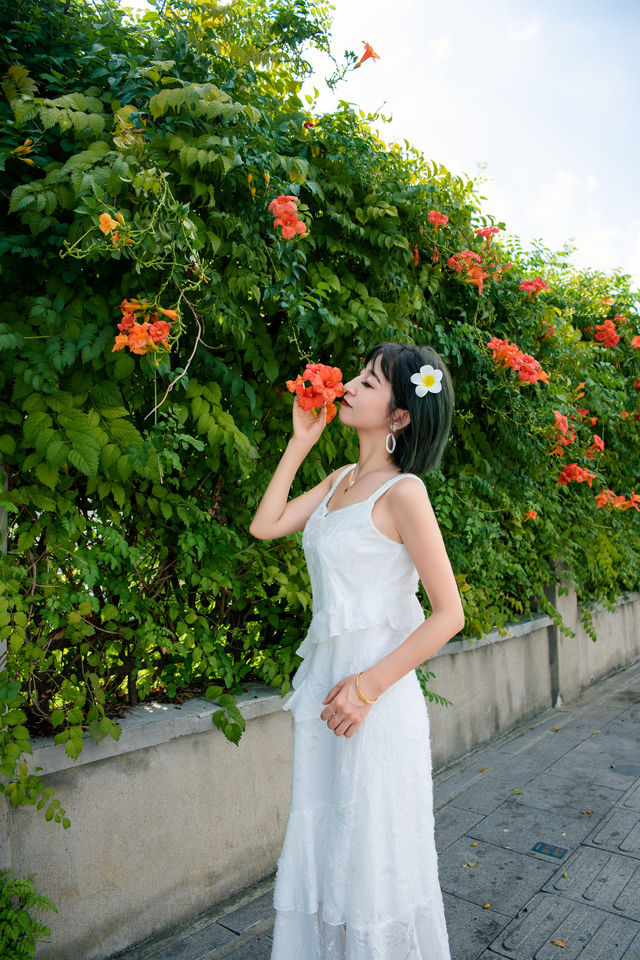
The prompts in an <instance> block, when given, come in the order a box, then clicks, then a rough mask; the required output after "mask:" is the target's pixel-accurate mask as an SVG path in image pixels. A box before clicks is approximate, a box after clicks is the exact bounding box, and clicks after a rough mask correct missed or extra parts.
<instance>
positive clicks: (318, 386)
mask: <svg viewBox="0 0 640 960" xmlns="http://www.w3.org/2000/svg"><path fill="white" fill-rule="evenodd" d="M305 380H309V381H310V386H308V387H305ZM287 390H289V391H290V392H291V393H295V394H296V396H297V397H298V403H299V404H300V406H301V407H302V409H303V410H314V411H315V410H318V411H320V410H321V409H322V407H324V406H326V408H327V423H331V421H332V420H333V418H334V417H335V415H336V413H337V408H336V405H335V403H334V402H333V401H334V400H335V399H336V397H341V396H342V395H343V394H344V386H343V385H342V371H341V370H340V368H339V367H329V366H327V365H325V364H324V363H308V364H307V366H306V367H305V369H304V371H303V373H302V375H301V376H297V377H296V379H295V380H287ZM314 416H315V413H314Z"/></svg>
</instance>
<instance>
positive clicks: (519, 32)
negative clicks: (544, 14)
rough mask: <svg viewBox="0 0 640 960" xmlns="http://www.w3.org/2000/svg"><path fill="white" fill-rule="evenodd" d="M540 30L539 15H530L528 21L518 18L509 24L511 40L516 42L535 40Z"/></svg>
mask: <svg viewBox="0 0 640 960" xmlns="http://www.w3.org/2000/svg"><path fill="white" fill-rule="evenodd" d="M539 32H540V21H539V20H538V18H537V17H529V19H528V20H527V21H524V20H516V21H515V22H514V23H512V24H510V25H509V40H511V41H512V42H515V43H518V42H520V43H526V42H527V41H528V40H533V38H534V37H536V36H537V35H538V33H539Z"/></svg>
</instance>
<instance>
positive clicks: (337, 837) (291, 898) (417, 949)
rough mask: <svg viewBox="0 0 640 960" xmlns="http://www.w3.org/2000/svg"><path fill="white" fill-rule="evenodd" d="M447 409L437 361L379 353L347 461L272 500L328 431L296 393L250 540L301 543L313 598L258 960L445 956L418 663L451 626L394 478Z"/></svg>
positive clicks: (403, 489)
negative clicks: (264, 941)
mask: <svg viewBox="0 0 640 960" xmlns="http://www.w3.org/2000/svg"><path fill="white" fill-rule="evenodd" d="M452 410H453V387H452V385H451V378H450V376H449V372H448V370H447V368H446V367H445V365H444V363H443V362H442V361H441V359H440V357H439V356H438V354H437V353H435V351H433V350H432V349H431V348H429V347H418V346H414V345H405V344H397V343H381V344H378V345H377V346H375V347H374V348H373V350H371V352H370V353H369V355H368V357H367V358H366V363H365V367H364V369H363V370H362V371H361V372H360V373H359V374H358V376H356V377H354V378H353V379H352V380H350V381H349V382H348V383H346V384H345V394H344V397H343V398H342V402H341V405H340V413H339V417H340V420H341V422H342V423H343V424H344V425H345V426H350V427H353V428H354V429H355V430H356V431H357V434H358V440H359V445H360V455H359V457H358V462H357V463H356V464H349V465H348V466H346V467H340V468H339V469H338V470H334V471H333V473H331V474H329V476H328V477H326V478H325V479H324V480H323V481H322V482H321V483H319V484H317V486H315V487H313V488H312V489H311V490H308V491H307V492H306V493H304V494H302V495H301V496H299V497H296V498H295V499H293V500H291V501H290V502H287V497H288V494H289V490H290V487H291V483H292V481H293V478H294V476H295V474H296V471H297V470H298V468H299V466H300V464H301V463H302V461H303V460H304V458H305V457H306V455H307V454H308V452H309V451H310V450H311V448H312V446H313V444H314V443H316V441H317V440H318V438H319V437H320V435H321V433H322V431H323V429H324V426H325V422H326V414H325V412H324V411H322V413H321V414H320V416H319V417H318V418H317V419H314V418H313V415H312V413H311V412H305V411H303V410H302V409H301V408H300V406H299V404H298V400H297V398H295V399H294V407H293V437H292V438H291V439H290V440H289V443H288V444H287V448H286V450H285V452H284V454H283V456H282V459H281V460H280V463H279V464H278V467H277V469H276V471H275V473H274V475H273V477H272V479H271V482H270V483H269V486H268V487H267V489H266V491H265V493H264V496H263V498H262V500H261V502H260V504H259V506H258V509H257V511H256V514H255V517H254V519H253V521H252V523H251V526H250V527H249V530H250V532H251V533H252V534H253V535H254V536H255V537H258V538H259V539H273V538H275V537H284V536H287V535H288V534H291V533H294V532H295V531H296V530H304V533H303V538H302V543H303V548H304V552H305V558H306V560H307V564H308V568H309V575H310V579H311V586H312V591H313V618H312V621H311V625H310V628H309V632H308V634H307V636H306V637H305V639H304V641H303V643H302V645H301V646H300V648H299V650H298V654H299V655H300V656H301V657H302V658H303V661H302V663H301V665H300V667H299V668H298V670H297V672H296V674H295V676H294V678H293V688H294V693H293V696H292V697H291V698H290V700H289V701H288V702H287V704H286V705H285V707H284V709H286V710H291V711H292V714H293V719H294V756H293V777H292V787H291V806H290V810H289V819H288V822H287V829H286V834H285V840H284V844H283V847H282V853H281V855H280V858H279V860H278V872H277V876H276V884H275V890H274V907H275V909H276V921H275V927H274V934H273V951H272V954H271V958H272V960H450V953H449V944H448V937H447V929H446V924H445V917H444V910H443V905H442V894H441V891H440V886H439V880H438V866H437V856H436V851H435V845H434V835H433V827H434V820H433V788H432V780H431V754H430V745H429V720H428V714H427V709H426V704H425V700H424V697H423V695H422V691H421V689H420V684H419V682H418V678H417V676H416V673H415V667H417V666H419V665H420V664H421V663H423V662H424V661H425V660H428V659H429V657H431V656H432V655H433V654H434V653H435V652H436V650H439V649H440V647H442V646H443V645H444V644H445V643H446V642H447V640H449V639H450V638H451V637H452V636H454V635H455V634H456V633H457V632H458V631H459V630H460V629H461V628H462V626H463V623H464V616H463V611H462V604H461V602H460V595H459V593H458V589H457V586H456V581H455V577H454V575H453V572H452V570H451V565H450V563H449V559H448V557H447V552H446V549H445V546H444V543H443V540H442V536H441V534H440V530H439V527H438V523H437V521H436V518H435V515H434V513H433V509H432V507H431V504H430V502H429V497H428V495H427V491H426V488H425V486H424V483H423V481H422V480H421V479H420V477H419V476H416V473H412V472H409V471H410V470H415V471H417V473H420V474H426V473H428V472H429V471H430V470H432V469H433V468H434V467H436V466H437V465H438V463H439V461H440V459H441V456H442V453H443V451H444V448H445V446H446V443H447V440H448V437H449V431H450V428H451V417H452ZM418 576H419V577H420V579H421V580H422V582H423V584H424V586H425V588H426V591H427V594H428V596H429V600H430V602H431V608H432V613H431V615H430V616H429V617H428V618H427V619H426V620H425V618H424V613H423V611H422V608H421V606H420V603H419V601H418V598H417V597H416V590H417V587H418Z"/></svg>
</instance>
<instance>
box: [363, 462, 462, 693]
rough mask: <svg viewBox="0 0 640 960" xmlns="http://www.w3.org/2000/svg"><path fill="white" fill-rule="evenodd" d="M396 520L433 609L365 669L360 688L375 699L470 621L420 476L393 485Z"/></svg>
mask: <svg viewBox="0 0 640 960" xmlns="http://www.w3.org/2000/svg"><path fill="white" fill-rule="evenodd" d="M388 496H389V508H390V510H391V513H392V515H393V519H394V524H395V526H396V528H397V530H398V532H399V533H400V536H401V537H402V541H403V543H404V544H405V546H406V548H407V550H408V551H409V553H410V554H411V558H412V560H413V562H414V564H415V567H416V570H417V571H418V576H419V577H420V579H421V581H422V583H423V584H424V587H425V589H426V591H427V595H428V597H429V600H430V602H431V611H432V612H431V615H430V616H429V617H428V618H427V619H426V620H425V622H424V623H423V624H421V625H420V626H419V627H418V628H417V629H416V630H414V631H413V633H411V634H410V635H409V636H408V637H407V639H406V640H405V641H404V642H403V643H401V644H400V645H399V646H398V647H396V648H395V650H392V652H391V653H390V654H388V655H387V656H386V657H384V658H383V659H382V660H379V661H378V663H376V664H375V665H374V666H372V667H370V668H369V669H368V670H365V671H364V673H363V674H362V676H361V677H360V689H361V690H362V692H363V693H364V694H365V696H367V697H368V698H369V699H374V698H375V697H377V696H378V695H379V694H381V693H383V691H385V690H387V689H388V687H390V686H391V685H392V684H393V683H395V682H396V680H399V679H400V677H403V676H404V675H405V674H406V673H409V671H410V670H413V669H415V668H416V667H418V666H420V664H421V663H424V661H425V660H428V659H429V657H431V656H433V654H434V653H435V652H436V650H439V649H440V647H443V646H444V644H445V643H446V642H447V640H450V639H451V637H453V636H455V634H456V633H458V631H459V630H461V629H462V627H463V626H464V612H463V609H462V601H461V600H460V593H459V592H458V585H457V583H456V578H455V576H454V573H453V570H452V569H451V563H450V562H449V557H448V556H447V550H446V547H445V545H444V540H443V539H442V534H441V533H440V527H439V526H438V521H437V520H436V516H435V513H434V512H433V507H432V506H431V502H430V500H429V496H428V494H427V491H426V489H425V488H424V486H423V485H422V484H419V483H417V482H416V481H414V482H412V483H409V482H407V481H406V480H405V481H404V482H402V483H396V484H395V485H394V486H393V487H392V488H391V489H390V490H389V494H388Z"/></svg>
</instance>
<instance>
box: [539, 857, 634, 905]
mask: <svg viewBox="0 0 640 960" xmlns="http://www.w3.org/2000/svg"><path fill="white" fill-rule="evenodd" d="M565 874H566V876H565ZM543 889H544V890H546V891H548V892H549V893H559V894H562V895H563V896H565V897H571V899H573V900H578V901H580V902H581V903H588V904H590V905H592V906H594V907H599V908H600V909H601V910H607V911H609V912H610V913H617V914H620V915H623V916H626V917H629V918H630V919H632V920H637V921H640V863H639V862H638V861H637V860H634V859H633V858H632V857H624V856H621V855H620V854H616V853H610V852H609V851H608V850H597V849H595V848H594V847H580V849H579V850H577V851H576V852H575V853H574V854H573V855H572V856H571V857H570V858H569V859H568V860H567V861H566V863H565V864H563V866H562V867H561V868H560V869H559V870H558V872H557V873H556V874H555V876H554V877H552V878H551V880H550V881H549V883H547V884H545V886H544V888H543Z"/></svg>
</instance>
